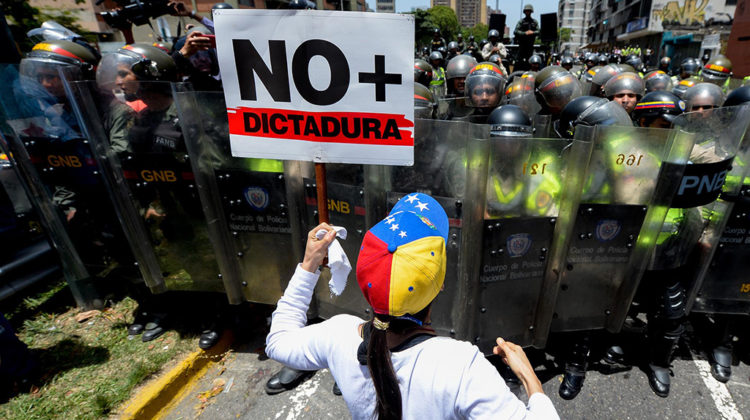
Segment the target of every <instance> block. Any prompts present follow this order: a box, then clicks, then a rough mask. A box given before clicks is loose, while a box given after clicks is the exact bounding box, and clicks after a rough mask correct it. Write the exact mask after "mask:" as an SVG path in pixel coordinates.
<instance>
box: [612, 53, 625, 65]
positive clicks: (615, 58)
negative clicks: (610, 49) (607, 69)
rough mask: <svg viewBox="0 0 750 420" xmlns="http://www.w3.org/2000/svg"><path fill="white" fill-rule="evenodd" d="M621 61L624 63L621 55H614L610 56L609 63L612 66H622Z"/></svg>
mask: <svg viewBox="0 0 750 420" xmlns="http://www.w3.org/2000/svg"><path fill="white" fill-rule="evenodd" d="M620 61H622V56H621V55H620V54H612V55H610V56H609V62H610V63H612V64H620Z"/></svg>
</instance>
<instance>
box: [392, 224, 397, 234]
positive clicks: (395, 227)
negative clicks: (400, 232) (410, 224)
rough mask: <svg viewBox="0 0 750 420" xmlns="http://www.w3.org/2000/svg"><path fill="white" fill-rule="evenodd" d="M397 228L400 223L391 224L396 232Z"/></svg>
mask: <svg viewBox="0 0 750 420" xmlns="http://www.w3.org/2000/svg"><path fill="white" fill-rule="evenodd" d="M396 229H398V223H396V224H393V225H391V230H392V231H394V232H395V231H396Z"/></svg>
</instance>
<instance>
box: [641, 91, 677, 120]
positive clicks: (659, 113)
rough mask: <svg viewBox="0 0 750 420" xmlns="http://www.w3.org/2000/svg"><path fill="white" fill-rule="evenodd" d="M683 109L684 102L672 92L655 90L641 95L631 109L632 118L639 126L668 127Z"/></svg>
mask: <svg viewBox="0 0 750 420" xmlns="http://www.w3.org/2000/svg"><path fill="white" fill-rule="evenodd" d="M684 111H685V102H684V101H683V100H682V99H680V98H678V97H677V95H675V94H674V93H670V92H666V91H663V90H657V91H654V92H649V93H647V94H646V95H644V96H643V98H642V99H641V101H640V102H638V104H637V105H636V106H635V110H634V111H633V120H635V121H636V122H637V123H638V125H640V126H641V127H657V128H669V127H670V126H671V124H672V122H673V121H674V119H675V118H676V117H677V116H678V115H680V114H682V113H683V112H684Z"/></svg>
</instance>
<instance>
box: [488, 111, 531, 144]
mask: <svg viewBox="0 0 750 420" xmlns="http://www.w3.org/2000/svg"><path fill="white" fill-rule="evenodd" d="M487 124H489V125H490V135H491V136H493V137H501V136H502V137H531V135H532V134H534V127H533V125H532V123H531V118H529V115H528V114H527V113H526V112H525V111H524V110H523V109H522V108H521V107H519V106H516V105H510V104H508V105H502V106H499V107H497V108H495V109H494V110H492V112H491V113H490V116H489V117H487Z"/></svg>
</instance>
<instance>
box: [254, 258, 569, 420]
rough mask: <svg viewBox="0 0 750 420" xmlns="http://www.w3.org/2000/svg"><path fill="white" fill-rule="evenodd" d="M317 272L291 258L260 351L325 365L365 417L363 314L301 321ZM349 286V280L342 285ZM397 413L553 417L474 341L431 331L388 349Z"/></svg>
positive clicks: (289, 361)
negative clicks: (520, 393)
mask: <svg viewBox="0 0 750 420" xmlns="http://www.w3.org/2000/svg"><path fill="white" fill-rule="evenodd" d="M319 275H320V273H310V272H308V271H305V270H304V269H302V267H301V266H299V265H298V266H297V270H296V271H295V273H294V276H292V279H291V281H290V282H289V285H288V286H287V288H286V291H285V292H284V296H282V297H281V299H280V300H279V303H278V307H277V309H276V311H274V313H273V318H272V322H271V332H270V333H269V334H268V337H267V338H266V354H268V356H269V357H270V358H272V359H274V360H277V361H279V362H281V363H283V364H285V365H287V366H290V367H293V368H295V369H301V370H315V369H323V368H328V369H329V370H330V371H331V374H332V375H333V377H334V379H335V380H336V383H337V384H338V385H339V388H340V389H341V392H342V393H343V397H344V400H345V401H346V404H347V406H348V407H349V411H350V412H351V414H352V417H353V418H354V419H370V418H372V417H373V413H374V411H375V388H374V387H373V384H372V379H371V378H370V373H369V371H368V369H367V366H364V365H361V364H360V363H359V362H358V361H357V349H358V347H359V345H360V343H362V338H361V337H360V336H359V329H358V327H359V325H360V324H362V323H363V322H365V321H364V320H362V319H360V318H358V317H355V316H352V315H337V316H334V317H332V318H331V319H329V320H327V321H324V322H321V323H319V324H315V325H308V326H306V324H307V315H306V313H307V309H308V306H309V305H310V299H311V298H312V295H313V292H314V290H315V283H316V282H317V280H318V276H319ZM350 287H351V285H350ZM391 361H392V362H393V368H394V370H395V372H396V376H397V377H398V381H399V385H400V389H401V400H402V405H403V414H404V419H442V418H444V419H523V418H528V419H558V418H559V417H558V415H557V412H556V411H555V408H554V407H553V405H552V402H551V401H550V399H549V398H547V396H546V395H544V394H542V393H536V394H534V395H532V396H531V398H529V403H528V405H524V403H523V402H521V401H520V400H519V399H518V398H516V396H515V395H514V394H513V393H512V392H511V391H510V389H508V386H507V385H505V381H504V380H503V379H502V377H501V376H500V374H498V372H497V369H495V367H494V366H492V364H490V363H489V362H488V361H487V359H485V357H484V355H483V354H482V353H481V352H480V351H479V349H478V348H477V347H476V346H474V345H472V344H470V343H467V342H464V341H458V340H454V339H451V338H447V337H434V338H431V339H429V340H425V341H423V342H422V343H419V344H417V345H415V346H413V347H410V348H408V349H406V350H402V351H399V352H396V353H391Z"/></svg>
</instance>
